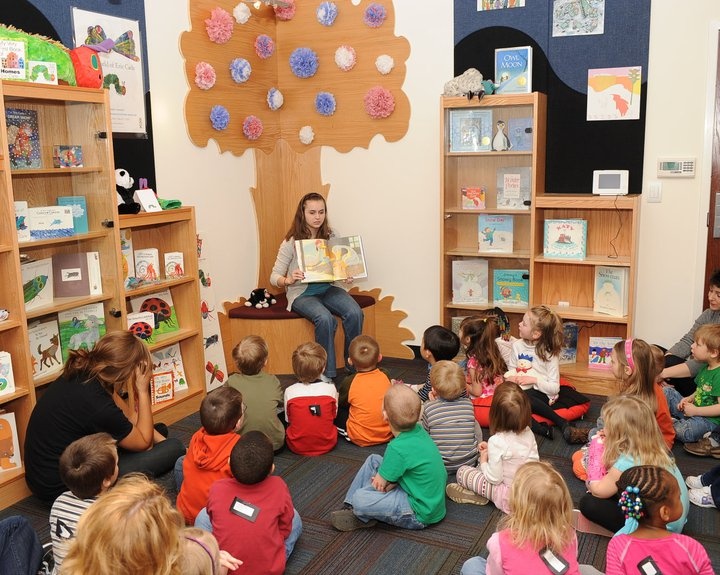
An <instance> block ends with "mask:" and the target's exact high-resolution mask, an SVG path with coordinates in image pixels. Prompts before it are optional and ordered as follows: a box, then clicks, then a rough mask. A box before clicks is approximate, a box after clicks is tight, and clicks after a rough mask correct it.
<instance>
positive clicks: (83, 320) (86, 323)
mask: <svg viewBox="0 0 720 575" xmlns="http://www.w3.org/2000/svg"><path fill="white" fill-rule="evenodd" d="M58 324H59V326H60V347H61V349H62V358H63V363H65V362H66V361H67V358H68V355H69V354H70V350H71V349H87V350H90V349H92V348H94V347H95V344H96V343H97V342H98V341H99V340H100V338H101V337H102V336H104V335H105V310H104V309H103V304H102V303H101V302H97V303H89V304H87V305H82V306H79V307H75V308H72V309H68V310H65V311H61V312H58Z"/></svg>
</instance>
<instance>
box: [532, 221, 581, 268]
mask: <svg viewBox="0 0 720 575" xmlns="http://www.w3.org/2000/svg"><path fill="white" fill-rule="evenodd" d="M586 246H587V220H577V219H569V220H545V234H544V238H543V255H544V256H545V257H547V258H560V259H572V260H584V259H585V251H586Z"/></svg>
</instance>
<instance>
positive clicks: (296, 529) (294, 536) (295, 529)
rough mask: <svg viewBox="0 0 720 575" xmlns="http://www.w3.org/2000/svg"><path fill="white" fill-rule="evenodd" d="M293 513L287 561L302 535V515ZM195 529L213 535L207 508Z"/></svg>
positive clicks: (286, 554)
mask: <svg viewBox="0 0 720 575" xmlns="http://www.w3.org/2000/svg"><path fill="white" fill-rule="evenodd" d="M293 511H294V512H295V514H294V515H293V520H292V528H291V530H290V535H288V536H287V539H285V559H290V555H291V554H292V552H293V549H295V543H296V542H297V540H298V537H300V535H301V534H302V528H303V524H302V519H300V514H299V513H298V512H297V509H293ZM195 527H199V528H200V529H204V530H205V531H208V532H210V533H212V531H213V528H212V522H211V521H210V516H209V515H208V512H207V508H205V507H203V508H202V509H201V510H200V513H198V515H197V517H196V518H195ZM238 559H239V557H238Z"/></svg>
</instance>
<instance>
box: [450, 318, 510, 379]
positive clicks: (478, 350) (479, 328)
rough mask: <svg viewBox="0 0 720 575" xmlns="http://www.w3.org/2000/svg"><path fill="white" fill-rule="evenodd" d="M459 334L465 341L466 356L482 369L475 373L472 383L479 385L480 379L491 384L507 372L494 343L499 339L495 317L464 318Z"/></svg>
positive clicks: (498, 329)
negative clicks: (471, 358)
mask: <svg viewBox="0 0 720 575" xmlns="http://www.w3.org/2000/svg"><path fill="white" fill-rule="evenodd" d="M460 333H461V334H462V340H467V347H466V349H465V354H466V356H467V357H468V358H470V357H474V358H475V359H476V360H477V362H478V365H479V366H480V367H481V368H482V369H479V370H477V371H476V372H475V380H476V381H474V382H473V383H480V381H481V378H482V379H483V380H486V381H488V382H491V383H492V382H493V381H494V379H495V378H496V377H497V376H502V375H503V374H504V373H505V372H506V371H507V365H506V364H505V360H504V359H503V357H502V355H501V354H500V348H499V347H498V345H497V343H496V342H495V340H496V339H497V338H498V337H500V326H499V325H498V320H497V317H496V316H494V315H489V316H486V317H482V316H479V315H473V316H469V317H466V318H465V319H464V320H463V321H462V323H461V324H460ZM463 343H464V341H463Z"/></svg>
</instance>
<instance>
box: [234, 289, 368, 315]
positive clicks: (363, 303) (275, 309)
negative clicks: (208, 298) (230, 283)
mask: <svg viewBox="0 0 720 575" xmlns="http://www.w3.org/2000/svg"><path fill="white" fill-rule="evenodd" d="M274 297H275V299H276V300H277V303H275V304H273V305H271V306H270V307H262V308H256V307H252V306H246V305H241V306H237V307H234V308H232V309H230V310H228V317H230V318H232V319H298V318H301V317H302V316H300V315H298V314H296V313H295V312H294V311H288V310H287V309H285V308H287V296H286V295H285V293H284V292H283V293H281V294H278V295H276V296H274ZM350 297H352V298H353V299H354V300H355V301H356V302H357V304H358V305H359V306H360V308H361V309H362V308H365V307H370V306H371V305H375V298H374V297H372V296H369V295H356V294H350Z"/></svg>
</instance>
